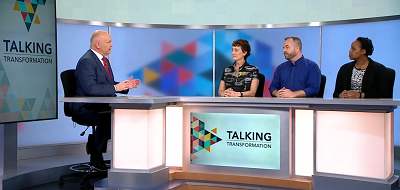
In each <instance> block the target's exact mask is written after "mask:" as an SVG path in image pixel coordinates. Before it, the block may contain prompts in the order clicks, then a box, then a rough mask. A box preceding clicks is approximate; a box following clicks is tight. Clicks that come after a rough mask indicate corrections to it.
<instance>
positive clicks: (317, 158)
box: [61, 96, 400, 189]
mask: <svg viewBox="0 0 400 190" xmlns="http://www.w3.org/2000/svg"><path fill="white" fill-rule="evenodd" d="M61 101H67V102H86V103H109V104H110V105H111V107H112V110H113V112H112V117H113V118H112V119H113V122H114V123H113V135H115V136H113V143H114V145H113V146H114V147H113V157H112V168H111V169H110V171H109V177H108V178H109V182H110V180H111V182H113V183H114V184H118V183H119V182H120V181H119V179H123V178H126V177H127V176H128V178H134V179H136V177H137V176H139V178H137V179H140V174H150V177H146V178H148V179H150V180H149V181H148V183H146V184H144V185H142V186H139V187H149V186H154V183H156V182H155V181H158V182H160V181H163V180H166V179H167V178H166V176H165V175H168V170H167V169H166V167H165V142H164V140H163V139H165V131H164V130H165V119H168V118H165V115H168V114H166V113H165V107H166V106H168V105H174V106H182V107H183V112H182V113H183V121H182V122H183V129H182V130H183V133H182V134H183V137H182V139H183V150H182V152H183V163H182V170H183V171H186V172H197V173H217V174H218V173H219V174H229V175H238V176H261V177H271V178H281V179H282V178H284V179H287V178H296V177H299V176H300V177H306V178H311V177H312V180H313V185H314V187H315V189H319V188H320V187H323V186H321V184H331V185H336V184H338V185H341V182H342V181H339V183H338V181H337V179H340V180H348V181H346V184H347V185H348V186H349V184H351V185H353V186H354V187H357V185H360V184H363V185H366V187H379V188H381V187H382V188H383V187H384V188H386V187H390V186H391V185H392V186H393V184H394V183H396V182H398V177H397V176H394V175H393V173H394V161H393V159H394V145H393V110H394V109H396V108H397V106H398V105H400V101H397V100H391V99H376V100H374V99H356V100H342V99H319V98H296V99H279V98H222V97H149V96H143V97H111V98H105V97H102V98H99V97H85V98H61ZM139 112H140V113H139ZM140 114H143V115H142V116H140ZM123 115H124V116H123ZM120 116H123V117H120ZM224 118H225V119H224ZM125 120H126V121H125ZM200 121H201V122H200ZM139 126H140V127H141V129H140V130H138V131H141V134H146V135H143V136H142V137H143V138H145V140H143V141H141V142H143V143H140V142H138V141H137V140H132V139H129V138H132V137H135V136H137V134H136V132H135V130H133V129H134V128H135V127H139ZM130 128H132V129H130ZM130 130H133V131H132V132H129V133H126V132H127V131H130ZM161 131H162V132H161ZM153 134H154V135H155V136H157V137H156V138H157V139H158V140H160V139H162V140H160V141H154V142H153V141H151V139H152V138H153V136H152V135H153ZM253 135H255V137H254V138H253ZM257 135H258V137H257ZM117 136H118V137H117ZM256 137H257V138H256ZM116 139H118V140H116ZM123 139H125V141H124V140H123ZM198 139H201V141H202V142H200V141H199V140H198ZM196 140H198V141H196ZM146 143H147V144H146ZM126 144H129V145H126ZM143 144H146V146H143ZM176 148H178V149H179V148H180V147H176ZM125 149H129V150H137V151H140V152H136V154H140V155H141V156H140V158H143V160H144V162H137V163H134V164H132V163H129V159H128V160H126V159H125V158H121V157H124V156H126V155H122V154H126V153H129V152H126V151H125ZM150 149H152V150H150ZM278 152H279V154H278ZM120 153H121V155H120ZM160 157H161V158H160ZM128 158H131V159H137V158H134V154H132V152H130V153H129V155H128ZM224 160H225V161H226V162H224ZM263 160H265V162H266V163H262V161H263ZM278 160H279V161H278ZM146 176H148V175H146ZM113 180H114V181H113ZM335 180H336V181H335ZM133 181H134V182H135V184H134V183H133V182H132V183H129V184H125V186H134V185H137V184H138V183H139V185H140V183H141V182H143V180H136V181H135V180H133ZM353 182H355V183H353ZM150 183H151V184H150ZM371 183H373V185H375V186H373V185H372V186H371V185H370V184H371ZM351 185H350V186H351ZM134 187H138V186H134ZM346 187H347V186H346ZM321 189H323V188H321ZM333 189H334V188H333ZM367 189H368V188H367ZM369 189H371V188H369Z"/></svg>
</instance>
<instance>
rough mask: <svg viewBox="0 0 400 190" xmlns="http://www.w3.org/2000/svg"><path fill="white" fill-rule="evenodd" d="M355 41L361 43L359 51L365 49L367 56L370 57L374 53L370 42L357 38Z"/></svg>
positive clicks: (366, 39)
mask: <svg viewBox="0 0 400 190" xmlns="http://www.w3.org/2000/svg"><path fill="white" fill-rule="evenodd" d="M357 41H359V42H360V43H361V49H365V51H366V54H367V55H372V53H373V52H374V45H372V40H370V39H368V38H366V37H365V38H364V37H358V38H357Z"/></svg>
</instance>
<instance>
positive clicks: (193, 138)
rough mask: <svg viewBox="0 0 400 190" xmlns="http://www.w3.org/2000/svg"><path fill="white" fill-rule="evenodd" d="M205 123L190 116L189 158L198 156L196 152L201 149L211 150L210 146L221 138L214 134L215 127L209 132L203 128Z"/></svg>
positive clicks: (193, 158)
mask: <svg viewBox="0 0 400 190" xmlns="http://www.w3.org/2000/svg"><path fill="white" fill-rule="evenodd" d="M205 125H206V124H205V123H204V122H203V121H201V120H199V119H198V118H196V117H192V121H191V129H190V154H191V155H190V158H191V160H192V161H193V160H195V159H197V158H198V155H196V153H197V152H199V151H201V150H207V151H208V152H211V146H212V145H214V144H215V143H218V142H220V141H221V140H222V139H221V138H219V137H218V136H217V135H216V134H214V131H215V132H216V131H217V128H214V129H212V130H211V132H210V131H208V130H206V129H205Z"/></svg>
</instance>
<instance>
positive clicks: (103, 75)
mask: <svg viewBox="0 0 400 190" xmlns="http://www.w3.org/2000/svg"><path fill="white" fill-rule="evenodd" d="M107 61H108V59H107ZM108 63H109V62H108ZM108 67H109V70H110V73H111V78H110V77H109V76H108V73H107V71H106V69H105V67H104V66H103V64H102V63H101V61H100V60H99V58H98V57H97V56H96V54H94V53H93V51H92V50H90V49H89V50H88V51H87V52H86V53H85V54H84V55H83V56H82V57H81V58H80V59H79V61H78V64H77V65H76V71H75V78H76V93H75V96H77V97H82V96H97V97H101V96H106V97H114V96H116V94H115V93H116V91H115V87H114V85H115V84H118V82H115V81H114V75H113V72H112V69H111V66H110V64H108ZM121 93H125V94H126V93H128V91H123V92H121ZM88 106H89V105H88V104H85V103H73V104H71V110H72V113H73V114H74V115H79V114H83V113H84V112H87V111H88V110H87V109H86V108H87V107H88ZM96 107H99V105H97V106H96ZM100 107H103V108H99V109H100V110H95V111H104V110H102V109H104V108H108V109H109V106H108V105H102V106H100ZM83 108H85V109H83ZM89 110H93V108H91V109H89Z"/></svg>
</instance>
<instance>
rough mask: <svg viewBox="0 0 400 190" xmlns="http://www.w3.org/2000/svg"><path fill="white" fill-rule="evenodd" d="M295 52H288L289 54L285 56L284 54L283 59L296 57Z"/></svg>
mask: <svg viewBox="0 0 400 190" xmlns="http://www.w3.org/2000/svg"><path fill="white" fill-rule="evenodd" d="M296 55H297V54H296V52H293V53H289V54H287V56H288V57H287V58H286V56H285V59H287V60H288V61H290V60H291V59H293V58H294V57H296Z"/></svg>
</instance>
